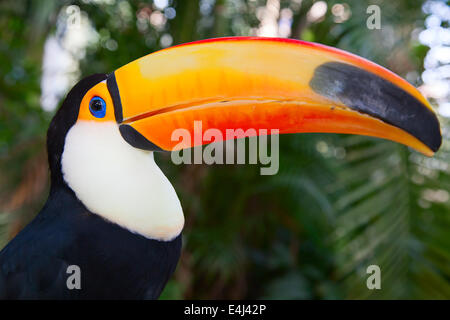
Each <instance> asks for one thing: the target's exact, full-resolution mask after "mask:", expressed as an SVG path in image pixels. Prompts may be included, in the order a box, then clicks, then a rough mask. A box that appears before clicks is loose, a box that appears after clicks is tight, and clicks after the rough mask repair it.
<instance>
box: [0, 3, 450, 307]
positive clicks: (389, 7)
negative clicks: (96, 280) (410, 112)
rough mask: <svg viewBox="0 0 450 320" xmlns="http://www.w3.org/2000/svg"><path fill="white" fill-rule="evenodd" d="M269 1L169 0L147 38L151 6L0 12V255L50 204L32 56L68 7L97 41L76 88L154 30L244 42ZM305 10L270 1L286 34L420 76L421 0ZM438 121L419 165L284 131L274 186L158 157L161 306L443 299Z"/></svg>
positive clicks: (43, 115) (350, 140)
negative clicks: (432, 151)
mask: <svg viewBox="0 0 450 320" xmlns="http://www.w3.org/2000/svg"><path fill="white" fill-rule="evenodd" d="M266 2H267V1H266V0H254V1H251V0H216V1H213V0H212V1H193V0H171V1H169V5H170V7H171V8H174V9H175V10H176V16H175V17H174V18H173V19H167V21H166V22H165V23H164V24H163V25H162V26H160V27H158V28H156V27H154V26H152V24H150V23H149V22H148V21H147V22H144V24H145V23H146V24H147V25H146V26H142V22H141V25H140V26H139V23H138V21H137V16H138V13H139V12H150V13H151V12H154V11H155V10H158V9H157V8H156V7H155V5H154V4H153V2H152V1H121V0H110V1H31V0H28V1H27V0H3V1H2V2H0V61H1V63H0V247H2V246H3V245H4V244H6V242H7V241H8V240H9V239H11V238H12V237H13V236H14V235H15V234H16V233H17V232H18V231H19V230H20V229H21V228H22V227H23V226H24V225H26V223H27V222H29V221H30V219H32V217H33V216H34V215H35V214H36V213H37V212H38V210H39V209H40V207H41V206H42V204H43V202H44V201H45V198H46V195H47V190H48V172H47V164H46V153H45V144H44V142H45V133H46V129H47V126H48V124H49V121H50V119H51V117H52V113H49V112H45V111H43V110H42V108H41V106H40V100H39V99H40V93H41V89H40V78H41V74H42V57H43V49H44V43H45V40H46V39H47V37H48V36H49V35H52V34H55V32H56V31H57V29H56V22H57V21H58V19H59V18H60V17H61V12H64V10H65V8H66V7H67V6H68V5H72V4H75V5H77V6H79V7H80V9H81V11H82V12H84V13H85V14H86V15H87V17H88V18H89V21H90V23H91V24H92V27H93V28H94V29H95V30H96V31H97V32H98V34H99V35H100V36H99V40H98V41H97V42H95V43H94V44H91V45H90V46H89V47H88V48H87V51H86V54H85V55H84V57H82V58H81V59H80V74H79V76H80V77H83V76H86V75H88V74H92V73H96V72H101V73H106V72H110V71H112V70H114V69H116V68H118V67H119V66H121V65H123V64H125V63H127V62H130V61H132V60H134V59H136V58H138V57H140V56H143V55H145V54H147V53H150V52H153V51H155V50H158V49H160V48H161V38H162V37H163V36H164V35H165V34H169V35H171V37H172V39H173V44H177V43H183V42H187V41H192V40H197V39H204V38H210V37H219V36H233V35H239V36H246V35H250V34H251V33H252V32H253V31H252V30H254V28H257V27H258V26H259V24H260V20H259V19H258V8H260V7H264V6H265V5H266V4H267V3H266ZM314 2H315V1H312V0H303V1H285V0H281V1H280V7H281V9H283V8H289V9H291V11H292V13H293V24H292V33H291V38H299V39H304V40H309V41H316V42H320V43H324V44H327V45H331V46H335V47H339V48H341V49H344V50H347V51H350V52H353V53H356V54H358V55H361V56H363V57H366V58H368V59H370V60H372V61H375V62H377V63H379V64H381V65H383V66H385V67H387V68H389V69H391V70H393V71H394V72H396V73H398V74H399V75H401V76H404V77H405V76H406V75H407V74H408V73H409V74H411V73H410V72H411V71H416V72H417V74H420V73H421V72H422V71H423V60H424V57H425V54H426V52H427V50H428V47H426V46H424V45H421V44H420V43H418V41H417V39H415V38H414V37H413V36H412V33H413V30H414V29H416V28H423V27H424V20H425V18H426V15H425V14H424V13H423V11H422V4H423V3H422V1H407V0H398V1H388V0H377V1H370V2H368V1H358V0H348V1H345V2H346V3H347V5H348V7H349V8H350V9H351V13H352V14H351V17H350V18H349V19H348V20H346V21H344V22H342V23H336V22H335V17H334V16H333V14H332V13H331V10H330V8H331V7H332V6H333V5H334V4H336V3H338V2H340V1H327V4H328V10H327V13H326V14H325V16H324V17H323V18H322V19H321V20H319V21H316V22H311V21H309V20H308V19H307V13H308V11H309V10H310V8H311V6H312V5H314ZM369 4H377V5H379V6H380V7H381V9H382V29H381V30H369V29H367V28H366V19H367V13H366V9H367V6H368V5H369ZM142 10H144V11H142ZM130 13H131V14H130ZM110 39H113V40H115V41H116V43H117V45H118V46H117V48H114V47H113V48H111V46H108V45H107V42H108V40H110ZM108 47H109V49H108ZM408 80H410V81H412V82H413V84H415V85H419V84H420V77H416V78H413V79H408ZM441 121H442V122H441V123H442V128H443V135H444V144H443V147H442V148H441V151H439V152H438V153H437V154H436V157H435V158H430V159H428V158H425V157H423V156H421V155H419V154H417V153H415V152H412V151H410V150H409V149H407V148H406V147H403V146H400V145H397V144H395V143H392V142H388V141H381V140H377V139H371V138H367V137H360V136H346V135H326V134H303V135H288V136H282V137H281V138H280V171H279V173H278V174H277V175H275V176H261V175H260V174H259V167H258V166H254V165H216V166H205V165H181V166H175V165H173V164H172V163H171V161H170V158H169V155H164V154H159V155H157V162H158V163H159V164H160V166H161V167H162V169H163V171H164V172H165V173H166V174H167V176H168V177H169V179H170V180H171V181H172V183H173V184H174V186H175V189H176V190H177V192H178V194H179V197H180V199H181V203H182V205H183V208H184V212H185V217H186V227H185V231H184V249H183V254H182V258H181V261H180V263H179V265H178V268H177V271H176V274H175V276H174V277H173V279H172V280H171V281H170V282H169V284H168V286H167V288H166V290H165V291H164V293H163V295H162V298H163V299H181V298H194V299H197V298H206V299H209V298H232V299H240V298H269V299H284V298H286V299H341V298H342V299H344V298H345V299H348V298H349V299H398V298H412V299H449V298H450V282H449V280H450V263H449V262H450V234H449V232H448V230H449V226H450V215H449V209H450V201H449V196H448V191H449V189H450V167H449V160H450V145H449V142H448V139H449V131H448V128H449V127H448V120H447V119H444V118H442V119H441ZM371 264H376V265H379V266H380V268H381V271H382V289H381V290H368V289H367V287H366V278H367V274H366V268H367V266H369V265H371Z"/></svg>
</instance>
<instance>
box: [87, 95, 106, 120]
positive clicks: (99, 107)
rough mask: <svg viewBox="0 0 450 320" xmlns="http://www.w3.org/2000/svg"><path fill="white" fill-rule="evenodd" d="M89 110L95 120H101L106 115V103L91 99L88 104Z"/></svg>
mask: <svg viewBox="0 0 450 320" xmlns="http://www.w3.org/2000/svg"><path fill="white" fill-rule="evenodd" d="M89 110H90V111H91V113H92V115H93V116H94V117H96V118H103V117H104V116H105V114H106V102H105V100H103V99H102V98H100V97H93V98H92V99H91V101H90V102H89Z"/></svg>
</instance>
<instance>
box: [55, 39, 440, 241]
mask: <svg viewBox="0 0 450 320" xmlns="http://www.w3.org/2000/svg"><path fill="white" fill-rule="evenodd" d="M194 121H202V126H203V129H204V130H207V129H210V128H215V129H218V130H220V131H222V132H223V133H224V134H223V136H224V137H225V136H226V135H225V130H226V129H238V128H240V129H243V130H247V129H249V128H254V129H262V128H264V129H278V130H279V133H281V134H283V133H299V132H333V133H349V134H360V135H367V136H373V137H379V138H384V139H389V140H393V141H396V142H398V143H402V144H404V145H407V146H409V147H411V148H413V149H415V150H417V151H419V152H421V153H423V154H425V155H428V156H431V155H433V154H434V152H435V151H437V150H438V148H439V147H440V145H441V139H442V138H441V133H440V127H439V122H438V120H437V117H436V115H435V114H434V112H433V110H432V107H431V106H430V104H429V103H428V101H427V100H426V99H425V98H424V97H423V96H422V95H421V94H420V93H419V91H418V90H417V89H415V88H414V87H413V86H412V85H410V84H409V83H408V82H406V81H405V80H403V79H401V78H400V77H398V76H396V75H395V74H393V73H392V72H390V71H388V70H386V69H384V68H382V67H380V66H378V65H376V64H374V63H372V62H370V61H367V60H365V59H362V58H360V57H357V56H355V55H352V54H349V53H346V52H343V51H341V50H337V49H334V48H330V47H326V46H323V45H318V44H313V43H308V42H303V41H297V40H287V39H272V38H222V39H211V40H204V41H198V42H194V43H189V44H184V45H179V46H175V47H172V48H168V49H164V50H161V51H158V52H155V53H153V54H150V55H147V56H144V57H142V58H140V59H138V60H135V61H133V62H131V63H129V64H127V65H125V66H123V67H121V68H119V69H117V70H116V71H114V72H113V73H110V74H108V75H93V76H90V77H87V78H85V79H83V80H81V81H80V82H79V83H78V84H77V85H76V86H75V87H74V88H73V89H72V90H71V92H70V93H69V94H68V95H67V98H66V100H65V101H64V103H63V106H62V107H61V108H60V110H59V111H58V112H57V114H56V116H55V118H54V120H53V121H52V124H51V126H50V129H49V133H48V150H49V161H50V168H51V171H52V183H55V184H57V183H64V184H67V185H68V186H69V187H70V188H71V189H72V190H73V191H74V192H75V194H76V195H77V197H78V198H79V199H80V200H81V201H82V202H83V203H84V204H85V205H86V207H87V208H88V209H89V210H90V211H92V212H93V213H97V214H100V215H102V216H103V217H105V218H106V219H109V220H111V221H113V222H115V223H118V224H120V225H124V226H125V227H127V228H129V229H130V230H132V231H134V232H138V233H140V234H143V235H145V236H147V237H150V238H155V239H161V240H168V239H171V238H173V237H174V236H176V235H177V234H179V232H180V231H181V229H182V227H183V222H184V218H183V214H182V210H181V206H180V204H179V200H178V198H177V196H176V193H175V191H174V190H173V188H172V186H171V185H170V183H169V182H168V181H167V179H166V178H165V177H164V175H163V174H162V173H161V171H160V170H159V169H158V167H157V166H156V165H155V164H154V161H153V151H174V150H178V149H183V148H190V147H193V146H195V145H196V144H198V143H199V142H198V141H197V142H196V141H195V140H192V141H187V142H185V143H184V144H180V143H179V141H174V140H173V139H172V132H173V131H174V130H175V129H180V128H183V129H186V130H188V131H190V132H193V130H194V127H193V123H194ZM252 132H255V131H252ZM256 132H258V130H256ZM200 143H203V142H200Z"/></svg>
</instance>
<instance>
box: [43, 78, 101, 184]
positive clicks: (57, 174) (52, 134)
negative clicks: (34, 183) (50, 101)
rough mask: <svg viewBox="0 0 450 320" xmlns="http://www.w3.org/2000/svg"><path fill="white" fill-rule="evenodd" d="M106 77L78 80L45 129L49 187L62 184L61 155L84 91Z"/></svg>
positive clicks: (75, 119) (75, 118)
mask: <svg viewBox="0 0 450 320" xmlns="http://www.w3.org/2000/svg"><path fill="white" fill-rule="evenodd" d="M105 79H106V74H93V75H90V76H88V77H86V78H84V79H82V80H80V81H79V82H78V83H77V84H76V85H75V86H74V87H73V88H72V89H71V90H70V91H69V93H68V94H67V96H66V98H65V99H64V101H63V103H62V104H61V107H60V108H59V109H58V111H57V112H56V114H55V116H54V117H53V119H52V121H51V122H50V126H49V128H48V131H47V152H48V164H49V167H50V173H51V188H52V189H53V188H54V187H56V186H61V185H62V184H64V180H63V178H62V172H61V156H62V153H63V150H64V143H65V140H66V135H67V132H68V131H69V129H70V128H71V127H72V126H73V125H74V124H75V122H76V121H77V118H78V112H79V108H80V104H81V100H82V99H83V97H84V95H85V94H86V92H88V91H89V89H91V88H92V87H93V86H94V85H96V84H97V83H99V82H101V81H103V80H105Z"/></svg>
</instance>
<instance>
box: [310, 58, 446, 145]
mask: <svg viewBox="0 0 450 320" xmlns="http://www.w3.org/2000/svg"><path fill="white" fill-rule="evenodd" d="M309 85H310V87H311V88H312V89H313V90H314V91H315V92H317V93H318V94H320V95H322V96H324V97H326V98H328V99H330V100H332V101H335V102H336V103H342V104H344V105H345V106H347V107H349V108H351V109H354V110H356V111H358V112H361V113H365V114H368V115H370V116H372V117H375V118H378V119H380V120H382V121H384V122H386V123H389V124H391V125H393V126H395V127H397V128H400V129H402V130H404V131H406V132H408V133H409V134H411V135H413V136H414V137H416V138H417V139H418V140H420V141H422V142H423V143H424V144H425V145H426V146H428V147H429V148H430V149H431V150H432V151H434V152H435V151H437V150H438V149H439V147H440V146H441V143H442V136H441V131H440V127H439V121H438V119H437V117H436V115H435V114H434V113H433V112H432V111H431V110H430V109H429V108H428V107H427V106H425V105H424V104H423V103H422V102H420V101H419V100H417V99H416V98H415V97H413V96H412V95H410V94H409V93H408V92H406V91H405V90H403V89H401V88H399V87H398V86H396V85H395V84H393V83H391V82H390V81H388V80H385V79H383V78H381V77H379V76H377V75H375V74H373V73H371V72H368V71H366V70H363V69H361V68H358V67H355V66H352V65H349V64H345V63H339V62H327V63H324V64H322V65H320V66H319V67H317V68H316V70H315V72H314V76H313V78H312V79H311V81H310V83H309Z"/></svg>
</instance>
